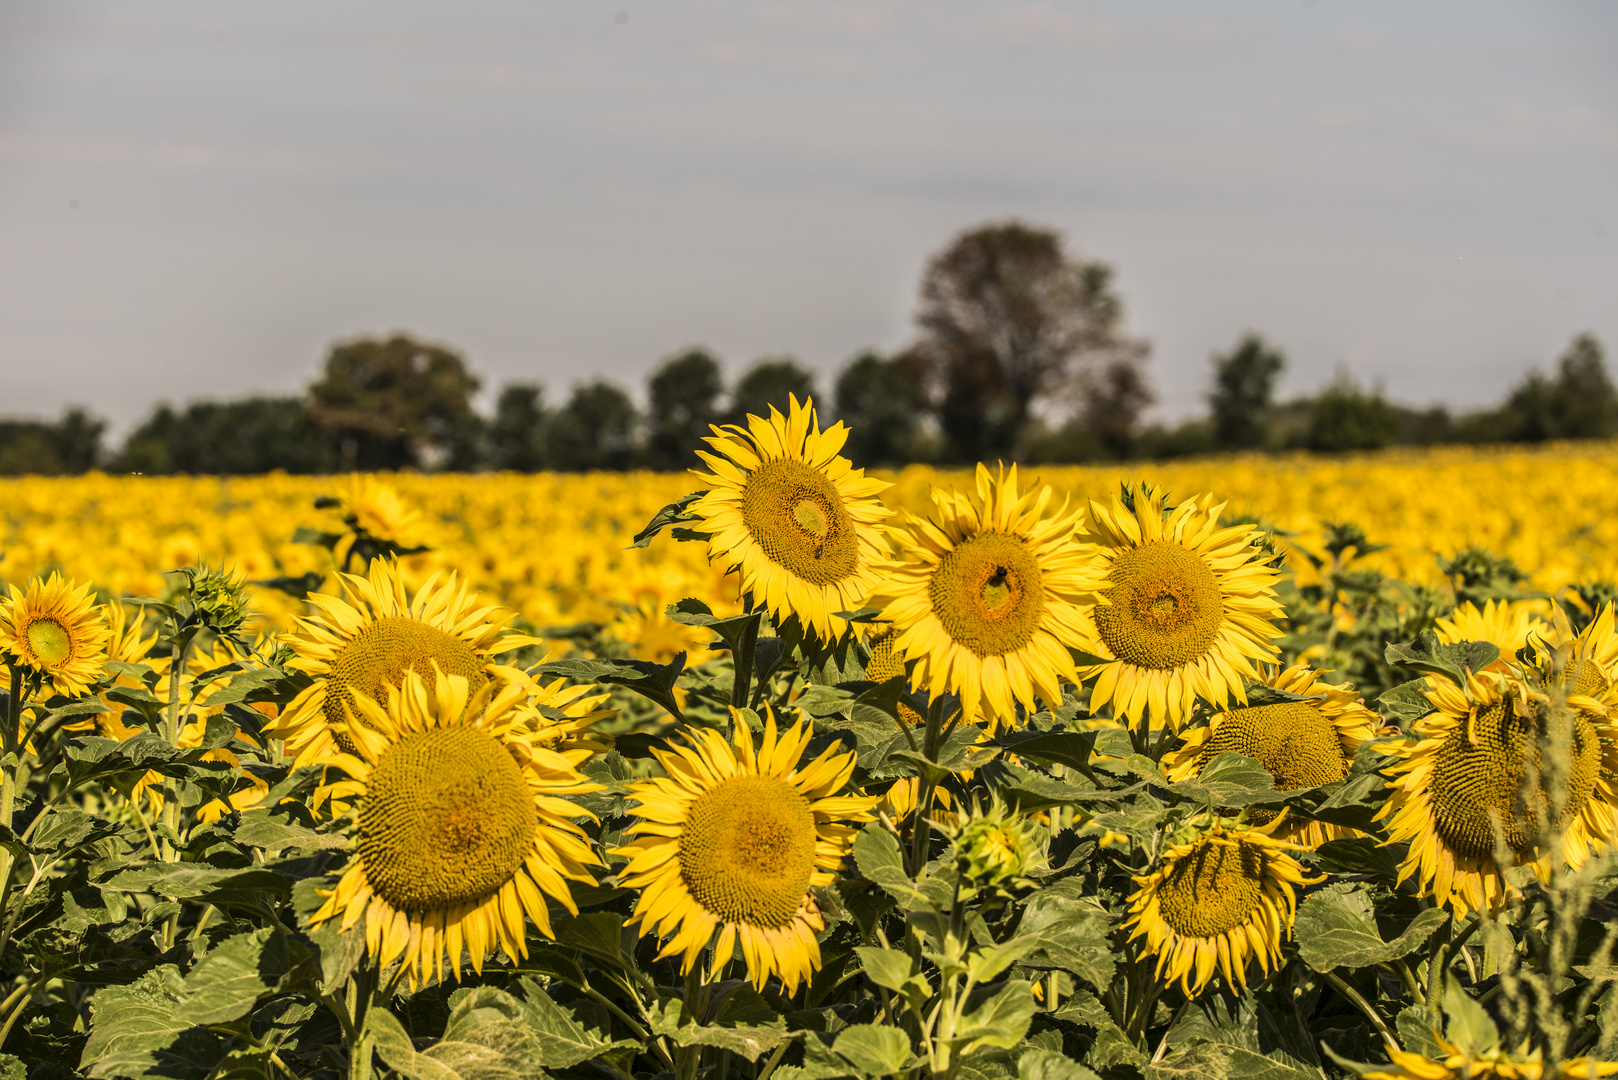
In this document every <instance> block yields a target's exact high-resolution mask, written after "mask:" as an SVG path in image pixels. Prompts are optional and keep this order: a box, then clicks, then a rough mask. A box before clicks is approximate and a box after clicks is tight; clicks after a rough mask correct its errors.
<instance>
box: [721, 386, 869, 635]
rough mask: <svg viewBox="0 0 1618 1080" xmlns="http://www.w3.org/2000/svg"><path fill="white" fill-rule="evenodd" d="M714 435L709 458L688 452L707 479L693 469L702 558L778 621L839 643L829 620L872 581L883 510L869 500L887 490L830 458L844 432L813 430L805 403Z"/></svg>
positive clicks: (835, 621)
mask: <svg viewBox="0 0 1618 1080" xmlns="http://www.w3.org/2000/svg"><path fill="white" fill-rule="evenodd" d="M713 431H714V434H713V436H712V437H710V438H708V439H707V440H706V442H707V443H708V445H710V446H711V447H713V450H714V452H713V453H711V454H710V453H707V452H705V451H701V450H699V451H697V456H698V457H700V458H702V460H703V462H704V463H705V464H706V465H707V466H708V468H709V469H711V470H712V473H711V474H710V473H703V472H700V471H697V470H695V469H693V470H692V471H693V472H695V473H696V475H697V476H698V477H700V478H701V479H702V480H704V481H706V482H707V483H708V484H709V485H710V488H709V490H708V493H707V494H706V495H704V496H702V498H700V499H698V500H697V501H696V502H694V503H693V504H692V505H691V512H692V513H693V514H696V515H697V516H698V517H699V518H701V519H702V530H703V531H704V532H706V533H708V534H709V539H708V558H709V559H710V560H712V561H714V562H721V561H722V562H724V563H725V564H726V565H727V566H731V567H739V568H740V570H741V580H742V585H741V587H742V591H743V592H744V593H747V594H748V595H750V596H752V597H754V598H755V599H756V600H759V601H761V602H762V603H763V605H764V606H765V607H766V608H768V609H769V611H770V614H771V615H772V616H774V617H775V618H776V619H777V620H784V619H786V618H787V616H789V615H797V617H798V619H799V620H800V621H802V622H803V624H804V625H805V626H806V627H807V628H809V629H811V630H813V631H814V632H815V633H816V634H817V635H819V636H820V637H821V638H822V639H824V640H827V641H830V640H832V639H833V638H836V637H838V636H840V635H841V634H842V633H843V632H844V631H845V630H846V629H847V626H848V624H847V622H846V621H844V620H842V619H839V618H837V612H839V611H852V610H854V609H855V608H858V607H859V606H860V602H861V601H862V600H864V599H865V595H866V593H867V592H869V591H870V588H871V585H872V584H874V582H875V577H874V575H873V574H872V571H871V566H872V564H873V563H874V562H875V561H876V560H877V559H878V558H879V557H880V556H881V555H882V537H881V533H879V532H878V531H877V529H876V528H875V525H876V523H877V522H878V521H881V520H882V519H883V518H884V517H886V516H887V515H888V511H887V510H886V509H885V508H884V507H883V506H882V504H881V503H879V502H877V501H876V500H875V499H874V498H872V497H871V496H873V495H875V494H877V493H878V492H880V491H882V490H883V489H885V488H887V487H888V483H887V482H886V481H884V480H877V479H874V478H872V477H868V476H866V475H865V471H864V470H863V469H856V468H853V467H852V466H851V464H850V463H849V460H848V459H847V458H845V457H839V456H838V454H837V451H839V450H841V449H842V448H843V443H844V442H845V441H846V440H847V439H848V429H847V428H845V427H843V425H842V424H841V423H836V424H833V425H832V426H831V427H830V428H827V429H826V430H825V431H824V432H823V431H821V430H820V422H819V420H818V419H817V418H816V416H815V411H814V403H813V402H812V401H810V400H809V399H807V398H806V399H804V402H803V404H801V405H800V404H799V403H798V399H797V398H796V397H793V398H791V399H790V404H789V407H788V415H787V416H784V417H783V416H782V415H781V412H780V410H779V409H776V408H775V407H774V406H771V407H770V416H769V419H767V420H766V419H764V418H763V417H758V416H749V417H748V418H747V427H745V428H743V427H740V426H738V425H735V424H729V425H726V426H725V427H723V428H721V427H715V428H714V429H713Z"/></svg>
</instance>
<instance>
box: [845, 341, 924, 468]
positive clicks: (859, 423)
mask: <svg viewBox="0 0 1618 1080" xmlns="http://www.w3.org/2000/svg"><path fill="white" fill-rule="evenodd" d="M834 400H835V403H836V406H837V419H839V420H841V421H842V422H843V423H844V424H846V425H847V426H848V442H847V443H846V444H844V447H843V453H844V454H846V455H847V456H848V458H849V459H850V460H851V461H853V462H854V464H855V465H858V466H860V467H861V468H866V467H871V466H877V465H905V464H908V463H909V462H912V461H915V460H917V458H918V455H919V451H920V446H919V444H920V440H921V435H922V424H923V421H924V420H925V419H926V417H927V411H928V410H927V387H926V384H925V371H924V369H923V365H922V363H921V361H920V360H919V359H918V358H917V357H916V356H915V355H913V354H911V353H901V354H899V355H898V356H891V357H888V356H882V355H881V354H879V353H875V352H864V353H861V354H860V355H859V356H856V357H855V358H854V359H853V360H852V361H850V362H849V364H848V366H847V367H845V368H844V369H843V371H842V374H840V375H838V376H837V387H836V390H835V393H834Z"/></svg>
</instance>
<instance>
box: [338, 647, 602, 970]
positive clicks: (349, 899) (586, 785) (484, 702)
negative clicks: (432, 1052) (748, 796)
mask: <svg viewBox="0 0 1618 1080" xmlns="http://www.w3.org/2000/svg"><path fill="white" fill-rule="evenodd" d="M524 698H525V688H524V687H523V686H522V685H521V684H518V683H485V684H483V685H482V688H481V689H480V690H478V691H477V692H476V693H473V692H472V690H471V687H470V684H469V683H468V681H467V679H466V678H465V677H464V676H461V675H452V674H447V673H443V672H440V673H438V674H437V676H436V677H435V678H434V679H433V681H432V682H428V681H427V680H426V679H424V678H422V676H421V675H420V674H419V673H417V672H415V671H411V672H408V673H407V674H406V675H405V678H404V681H403V685H402V686H400V687H389V688H388V691H387V697H386V704H385V705H384V704H380V703H378V702H376V701H374V700H373V699H371V698H369V697H366V696H364V695H356V696H355V697H354V699H353V709H354V715H353V717H352V719H351V720H350V721H349V723H348V728H347V732H348V740H349V741H350V742H351V743H352V744H353V746H354V747H355V752H354V753H352V754H350V753H332V754H330V755H329V756H327V757H326V758H325V759H323V761H322V762H321V763H323V764H328V765H332V766H335V767H336V768H339V769H341V770H342V771H343V772H345V773H346V774H347V775H348V779H347V780H343V781H341V782H339V783H338V784H336V785H334V787H335V788H336V789H338V790H336V791H335V792H334V795H337V796H339V797H342V798H345V799H357V800H358V803H359V844H358V854H357V856H356V858H355V859H354V860H353V862H351V863H350V864H349V866H348V869H347V871H346V872H344V874H343V876H342V878H341V879H340V881H339V882H338V884H337V887H336V888H335V889H333V890H332V892H331V893H330V895H328V896H327V897H326V902H325V903H324V904H323V905H322V906H321V907H320V909H319V910H318V911H316V912H315V914H314V915H313V916H312V921H313V922H316V923H319V922H324V921H326V920H328V919H336V918H341V920H342V923H341V926H342V929H343V930H344V931H353V930H354V928H355V925H356V923H358V922H359V921H360V920H361V919H364V922H365V926H364V934H365V947H366V951H367V954H368V955H370V956H372V957H374V958H375V959H376V960H377V961H378V962H379V963H380V965H381V966H382V967H384V968H386V967H387V966H388V965H390V964H392V963H393V962H394V961H395V960H399V961H401V962H402V963H403V966H404V970H405V972H407V973H408V976H409V980H410V985H411V988H412V990H414V989H415V988H416V987H418V986H420V985H421V984H423V983H425V982H428V981H430V980H434V979H442V978H443V976H444V961H445V958H446V957H447V958H448V961H449V967H450V969H451V970H453V971H454V973H455V977H456V978H457V979H459V978H460V976H461V955H462V950H463V949H464V950H465V951H466V953H467V954H468V955H469V957H470V960H471V964H472V968H473V970H475V971H477V972H479V973H481V972H482V971H483V962H484V959H485V958H486V957H487V956H488V955H489V953H490V952H491V951H492V950H493V949H494V948H499V949H500V950H501V951H502V952H504V953H505V954H506V956H507V957H508V958H509V959H510V960H511V961H512V962H513V963H516V962H517V960H518V958H519V957H526V956H527V955H528V946H527V931H526V927H525V923H524V921H523V919H524V916H525V915H526V916H527V917H528V918H529V919H532V920H533V921H534V924H535V925H536V926H538V927H539V929H540V932H541V933H543V934H545V935H546V936H550V934H551V922H550V912H549V909H548V907H547V903H546V897H549V898H550V899H552V900H555V901H556V902H557V903H559V904H561V905H562V907H564V908H566V909H567V910H568V911H570V912H573V913H575V914H576V913H577V911H578V908H577V906H576V905H575V904H574V902H573V897H572V893H571V891H570V889H569V886H568V882H569V881H581V882H587V883H588V882H593V881H594V878H593V876H592V875H591V873H590V867H592V866H596V865H599V863H598V862H597V860H596V857H595V854H594V853H593V852H592V851H591V847H590V842H589V839H588V837H587V836H586V835H585V833H584V831H583V830H582V829H581V828H580V827H579V826H578V825H576V824H574V822H573V821H572V820H570V819H572V818H576V817H586V816H588V815H587V814H586V812H585V811H583V810H582V809H580V808H579V807H578V806H577V805H575V804H574V803H573V802H570V801H569V800H568V798H567V796H570V795H579V794H583V793H586V792H591V791H596V790H599V785H596V784H594V783H591V782H590V781H589V780H587V779H586V778H585V777H583V776H582V775H580V773H579V772H578V770H577V769H576V768H575V767H574V766H573V764H572V763H571V762H569V761H568V760H567V759H566V758H565V757H563V756H562V755H561V754H558V753H556V752H555V751H553V750H547V749H545V748H544V747H543V746H539V745H536V744H535V742H534V740H533V737H532V735H531V733H530V732H529V730H528V729H529V725H528V723H527V722H526V720H525V718H524V717H523V715H522V711H521V707H522V704H523V701H524Z"/></svg>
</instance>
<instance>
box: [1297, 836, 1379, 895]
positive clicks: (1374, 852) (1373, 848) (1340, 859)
mask: <svg viewBox="0 0 1618 1080" xmlns="http://www.w3.org/2000/svg"><path fill="white" fill-rule="evenodd" d="M1315 865H1316V866H1317V867H1319V868H1320V869H1321V870H1323V871H1325V872H1326V873H1328V874H1364V875H1366V876H1368V877H1371V878H1373V879H1375V880H1378V881H1385V882H1387V883H1389V884H1392V883H1393V881H1394V880H1395V879H1397V878H1398V876H1399V863H1398V862H1397V861H1396V860H1395V859H1394V857H1393V856H1392V855H1390V854H1389V853H1388V849H1387V848H1385V847H1383V846H1382V845H1380V844H1378V843H1377V842H1376V841H1375V840H1373V839H1372V838H1371V837H1369V836H1355V837H1351V838H1350V839H1347V840H1328V841H1326V842H1325V843H1324V844H1321V845H1320V847H1318V848H1316V849H1315Z"/></svg>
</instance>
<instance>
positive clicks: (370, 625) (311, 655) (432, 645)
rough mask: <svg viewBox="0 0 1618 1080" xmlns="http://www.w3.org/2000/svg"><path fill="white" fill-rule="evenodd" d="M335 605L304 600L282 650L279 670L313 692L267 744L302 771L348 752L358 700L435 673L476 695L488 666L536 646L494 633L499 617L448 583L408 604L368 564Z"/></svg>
mask: <svg viewBox="0 0 1618 1080" xmlns="http://www.w3.org/2000/svg"><path fill="white" fill-rule="evenodd" d="M338 580H339V581H340V583H341V585H342V589H343V595H342V596H340V597H337V596H326V595H323V594H320V593H310V594H309V602H310V603H311V604H313V605H315V606H316V607H317V608H319V609H320V610H319V612H318V614H316V615H314V616H313V617H310V618H306V619H300V620H299V631H298V633H296V634H293V635H290V636H289V637H287V638H286V639H284V640H285V642H286V644H288V645H289V646H290V647H291V649H292V651H293V653H294V657H293V659H292V660H291V661H290V663H289V666H290V667H292V668H294V669H296V670H298V671H302V672H305V673H307V674H309V675H311V676H313V677H314V683H313V684H312V685H311V686H310V687H309V688H308V689H306V690H304V691H303V692H302V693H301V694H299V695H298V696H297V697H296V698H294V699H293V700H292V701H291V702H290V703H289V704H288V705H287V707H286V711H285V712H283V713H282V714H281V718H280V719H279V720H278V721H277V722H276V724H275V725H274V727H273V728H272V729H270V730H269V734H270V735H272V736H275V737H277V738H282V739H285V740H286V749H287V753H288V754H290V755H293V756H294V757H295V758H296V760H297V763H298V764H300V765H307V764H309V763H311V762H313V761H315V760H317V759H320V758H323V757H326V756H328V755H330V754H331V753H333V752H334V751H335V750H337V749H342V750H347V751H352V750H353V749H354V748H353V746H352V745H350V744H349V743H348V741H347V736H346V734H345V732H346V730H347V727H348V725H349V723H350V722H351V721H352V720H354V719H355V718H356V716H357V715H358V714H357V713H356V712H355V702H356V701H357V700H359V699H360V698H362V697H368V698H372V699H374V700H378V701H381V700H386V699H387V691H388V688H389V687H397V686H400V685H402V683H403V681H404V677H405V673H406V672H410V671H414V672H416V673H417V674H418V675H420V676H421V677H422V678H423V679H425V680H427V681H428V683H429V686H430V685H431V683H432V681H433V679H434V678H435V677H436V676H435V674H434V673H435V672H442V673H443V674H445V675H454V676H457V677H459V678H461V679H465V680H466V681H467V683H468V685H469V686H470V687H471V690H472V693H473V694H476V693H477V691H478V690H480V689H481V688H482V687H483V685H484V684H485V683H486V682H488V681H489V679H490V677H491V675H493V674H494V673H495V667H496V665H495V664H494V663H493V660H494V658H495V657H496V656H499V655H500V654H502V653H506V652H509V651H511V650H513V649H519V648H522V647H523V646H525V645H531V644H536V643H537V640H536V639H534V638H531V637H528V636H526V635H523V634H516V633H503V632H502V627H504V625H505V622H506V619H507V618H509V617H510V616H509V614H508V613H506V612H503V611H502V610H501V609H499V608H497V607H494V606H492V605H481V604H480V603H479V600H478V598H477V596H476V595H475V594H469V593H468V590H467V588H466V586H465V585H464V584H458V583H457V581H456V577H455V575H454V574H451V575H450V576H449V577H448V578H447V579H446V580H444V581H442V582H440V580H439V578H438V576H437V575H436V574H435V575H434V576H433V577H431V578H429V579H428V580H427V581H426V582H425V583H424V584H423V585H422V586H421V588H420V589H418V590H417V591H416V595H415V596H414V597H408V596H407V595H406V591H405V584H404V579H403V577H402V575H401V574H400V571H399V566H398V563H397V562H395V561H394V560H392V559H374V560H372V562H371V566H370V572H369V573H368V574H367V575H366V576H364V577H360V576H358V575H352V574H343V575H340V576H339V579H338Z"/></svg>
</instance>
